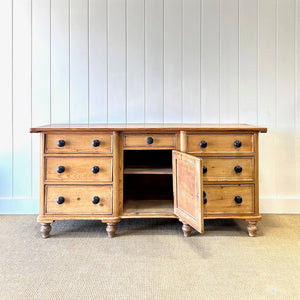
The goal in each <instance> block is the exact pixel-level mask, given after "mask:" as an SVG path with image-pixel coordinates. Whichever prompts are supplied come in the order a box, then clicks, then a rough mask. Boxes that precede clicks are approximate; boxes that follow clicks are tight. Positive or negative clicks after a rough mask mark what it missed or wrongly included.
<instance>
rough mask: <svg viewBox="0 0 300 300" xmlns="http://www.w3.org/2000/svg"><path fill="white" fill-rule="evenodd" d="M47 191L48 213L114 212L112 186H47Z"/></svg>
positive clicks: (104, 213) (105, 213) (102, 213)
mask: <svg viewBox="0 0 300 300" xmlns="http://www.w3.org/2000/svg"><path fill="white" fill-rule="evenodd" d="M45 193H46V195H45V196H46V205H45V207H46V214H101V215H110V214H112V186H73V185H68V186H67V185H60V186H46V188H45ZM93 202H94V203H93Z"/></svg>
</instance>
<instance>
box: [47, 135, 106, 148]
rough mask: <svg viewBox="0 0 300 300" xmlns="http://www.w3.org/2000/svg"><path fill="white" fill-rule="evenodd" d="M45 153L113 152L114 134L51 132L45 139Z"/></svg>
mask: <svg viewBox="0 0 300 300" xmlns="http://www.w3.org/2000/svg"><path fill="white" fill-rule="evenodd" d="M45 153H112V135H111V134H97V133H90V134H81V133H62V134H52V133H49V134H47V135H46V139H45Z"/></svg>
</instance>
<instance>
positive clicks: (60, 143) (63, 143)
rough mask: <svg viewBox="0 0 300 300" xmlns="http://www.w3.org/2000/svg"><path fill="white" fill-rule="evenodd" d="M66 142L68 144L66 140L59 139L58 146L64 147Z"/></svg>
mask: <svg viewBox="0 0 300 300" xmlns="http://www.w3.org/2000/svg"><path fill="white" fill-rule="evenodd" d="M65 144H66V142H65V141H64V140H59V141H57V146H58V147H63V146H64V145H65Z"/></svg>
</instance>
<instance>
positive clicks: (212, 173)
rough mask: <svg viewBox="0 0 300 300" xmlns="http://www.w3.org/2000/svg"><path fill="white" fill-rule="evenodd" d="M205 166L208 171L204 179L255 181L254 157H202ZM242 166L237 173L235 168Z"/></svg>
mask: <svg viewBox="0 0 300 300" xmlns="http://www.w3.org/2000/svg"><path fill="white" fill-rule="evenodd" d="M202 160H203V167H206V168H207V172H206V173H204V174H203V181H204V182H206V181H253V180H254V158H253V157H202ZM236 166H240V167H242V172H241V173H237V172H236V171H235V170H234V168H235V167H236Z"/></svg>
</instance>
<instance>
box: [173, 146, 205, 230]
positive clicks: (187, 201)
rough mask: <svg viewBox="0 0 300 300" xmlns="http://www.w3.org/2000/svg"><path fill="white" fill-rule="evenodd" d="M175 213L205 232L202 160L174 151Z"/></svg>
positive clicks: (183, 220) (185, 221)
mask: <svg viewBox="0 0 300 300" xmlns="http://www.w3.org/2000/svg"><path fill="white" fill-rule="evenodd" d="M173 191H174V213H175V214H176V215H177V216H178V217H179V218H180V219H181V220H182V222H184V223H187V224H190V225H191V226H192V227H193V228H195V229H196V230H197V231H199V232H200V233H203V232H204V223H203V204H202V203H203V200H202V191H203V190H202V161H201V159H200V158H197V157H194V156H192V155H188V154H186V153H182V152H179V151H173Z"/></svg>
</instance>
